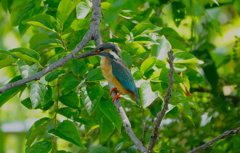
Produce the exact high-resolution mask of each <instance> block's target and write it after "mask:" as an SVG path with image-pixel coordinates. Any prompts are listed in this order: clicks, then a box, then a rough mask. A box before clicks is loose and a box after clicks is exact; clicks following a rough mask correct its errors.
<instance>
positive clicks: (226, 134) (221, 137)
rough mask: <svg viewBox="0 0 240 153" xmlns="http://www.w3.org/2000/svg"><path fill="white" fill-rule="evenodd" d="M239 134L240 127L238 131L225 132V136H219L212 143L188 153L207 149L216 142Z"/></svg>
mask: <svg viewBox="0 0 240 153" xmlns="http://www.w3.org/2000/svg"><path fill="white" fill-rule="evenodd" d="M237 133H240V127H238V128H236V129H233V130H230V131H225V132H224V133H223V134H221V135H219V136H218V137H216V138H214V139H212V140H211V141H209V142H207V143H205V144H203V145H201V146H200V147H198V148H195V149H193V150H191V151H189V152H188V153H195V152H197V151H200V150H202V149H205V148H207V147H209V146H211V145H212V144H213V143H214V142H216V141H218V140H220V139H225V138H227V137H230V136H232V135H234V134H237Z"/></svg>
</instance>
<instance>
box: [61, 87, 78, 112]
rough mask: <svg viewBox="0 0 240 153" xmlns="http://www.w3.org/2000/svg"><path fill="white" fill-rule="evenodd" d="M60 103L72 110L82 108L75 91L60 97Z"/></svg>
mask: <svg viewBox="0 0 240 153" xmlns="http://www.w3.org/2000/svg"><path fill="white" fill-rule="evenodd" d="M59 101H60V102H61V103H63V104H64V105H66V106H69V107H71V108H76V109H79V108H80V103H79V99H78V96H77V94H76V93H75V92H73V91H70V92H69V93H68V94H66V95H63V96H61V97H59Z"/></svg>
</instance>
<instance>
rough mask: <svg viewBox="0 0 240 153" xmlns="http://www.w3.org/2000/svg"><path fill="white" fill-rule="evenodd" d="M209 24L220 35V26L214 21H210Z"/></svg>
mask: <svg viewBox="0 0 240 153" xmlns="http://www.w3.org/2000/svg"><path fill="white" fill-rule="evenodd" d="M210 24H211V25H212V28H213V29H214V30H215V31H216V32H217V33H219V34H221V27H220V26H221V24H220V23H219V22H218V21H216V20H211V22H210Z"/></svg>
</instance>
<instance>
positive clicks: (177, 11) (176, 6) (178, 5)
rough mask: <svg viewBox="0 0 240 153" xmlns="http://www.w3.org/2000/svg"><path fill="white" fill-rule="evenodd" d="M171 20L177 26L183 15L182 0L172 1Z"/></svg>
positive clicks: (183, 6)
mask: <svg viewBox="0 0 240 153" xmlns="http://www.w3.org/2000/svg"><path fill="white" fill-rule="evenodd" d="M171 4H172V14H173V21H174V23H175V25H176V26H177V27H178V26H179V25H180V23H181V21H182V20H183V19H184V17H185V5H184V4H183V2H172V3H171Z"/></svg>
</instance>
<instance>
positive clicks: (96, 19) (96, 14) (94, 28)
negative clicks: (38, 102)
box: [0, 0, 102, 93]
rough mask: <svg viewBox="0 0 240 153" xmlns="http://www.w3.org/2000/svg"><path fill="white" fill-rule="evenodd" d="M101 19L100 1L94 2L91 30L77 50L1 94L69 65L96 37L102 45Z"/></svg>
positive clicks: (94, 0)
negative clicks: (100, 34) (100, 33)
mask: <svg viewBox="0 0 240 153" xmlns="http://www.w3.org/2000/svg"><path fill="white" fill-rule="evenodd" d="M100 18H101V7H100V1H99V0H93V12H92V17H91V24H90V29H89V30H88V31H87V33H86V34H85V35H84V37H83V39H82V41H81V42H80V43H79V44H78V45H77V46H76V47H75V49H74V50H73V51H72V52H70V53H69V54H68V55H67V56H65V57H63V58H61V59H59V60H58V61H57V62H55V63H53V64H52V65H49V66H48V67H47V68H45V69H43V70H42V71H40V72H38V73H37V74H35V75H33V76H30V77H28V78H25V79H22V80H19V81H16V82H13V83H10V84H7V85H5V86H3V87H0V93H4V92H5V91H7V90H9V89H11V88H14V87H17V86H21V85H24V84H26V83H28V82H30V81H34V80H39V79H40V78H41V77H43V76H44V75H46V74H47V73H49V72H51V71H52V70H54V69H56V68H58V67H61V66H63V65H64V64H65V63H67V62H68V61H69V60H70V59H72V58H73V57H74V56H75V55H76V54H77V53H78V52H79V51H80V50H82V48H83V47H85V46H86V45H87V43H88V42H89V41H90V40H91V39H92V38H93V37H94V38H95V40H96V41H97V43H101V41H102V39H101V37H99V25H100Z"/></svg>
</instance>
